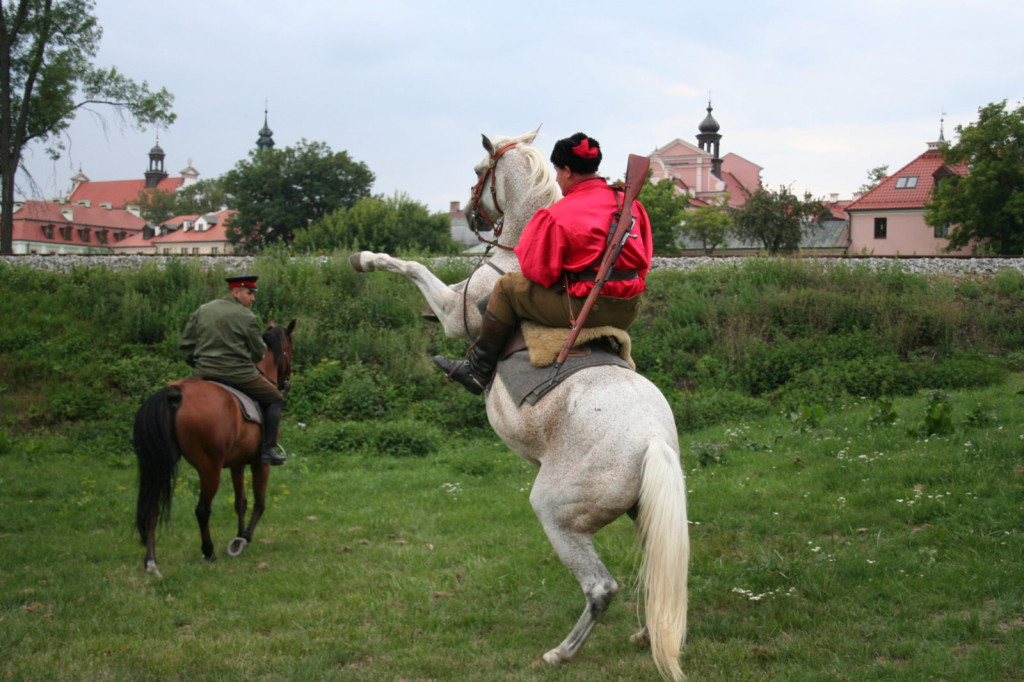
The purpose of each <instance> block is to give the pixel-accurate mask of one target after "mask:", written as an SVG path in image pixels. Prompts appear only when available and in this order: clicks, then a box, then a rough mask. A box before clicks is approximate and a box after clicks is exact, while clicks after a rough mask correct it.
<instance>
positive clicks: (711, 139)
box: [697, 99, 722, 178]
mask: <svg viewBox="0 0 1024 682" xmlns="http://www.w3.org/2000/svg"><path fill="white" fill-rule="evenodd" d="M719 128H720V126H719V125H718V121H716V120H715V117H714V116H712V115H711V100H710V99H709V100H708V115H707V116H705V117H704V120H703V121H701V122H700V128H699V130H700V133H699V134H698V135H697V144H698V145H699V146H700V148H701V149H702V150H703V151H705V152H707V153H708V154H710V155H711V172H712V173H714V174H715V177H716V178H721V177H722V159H721V158H719V155H718V149H719V145H720V144H721V141H722V136H721V135H720V134H719V133H718V130H719Z"/></svg>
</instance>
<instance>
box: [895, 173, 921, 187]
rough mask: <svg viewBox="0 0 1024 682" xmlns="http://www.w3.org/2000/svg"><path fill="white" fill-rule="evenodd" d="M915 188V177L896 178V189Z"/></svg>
mask: <svg viewBox="0 0 1024 682" xmlns="http://www.w3.org/2000/svg"><path fill="white" fill-rule="evenodd" d="M915 187H917V176H916V175H904V176H901V177H898V178H896V189H914V188H915Z"/></svg>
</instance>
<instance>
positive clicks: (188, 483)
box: [0, 376, 1024, 681]
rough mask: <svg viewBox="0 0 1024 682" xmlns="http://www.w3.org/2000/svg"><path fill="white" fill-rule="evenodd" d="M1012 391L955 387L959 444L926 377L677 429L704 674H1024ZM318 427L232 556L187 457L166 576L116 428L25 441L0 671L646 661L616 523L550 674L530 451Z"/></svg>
mask: <svg viewBox="0 0 1024 682" xmlns="http://www.w3.org/2000/svg"><path fill="white" fill-rule="evenodd" d="M1022 386H1024V379H1022V378H1021V377H1020V376H1014V378H1013V379H1012V381H1010V382H1009V383H1007V384H1005V385H1001V386H998V387H994V388H989V389H983V390H977V391H961V392H956V393H952V394H950V399H949V404H950V407H951V411H950V421H951V423H952V425H953V427H954V429H955V430H954V432H953V433H952V434H951V435H947V436H931V437H924V436H922V435H920V429H919V427H920V425H921V424H922V423H923V422H924V417H925V413H926V407H927V405H928V396H927V395H926V394H924V393H920V394H918V395H915V396H911V397H905V398H899V399H896V400H894V401H893V403H892V409H891V411H892V415H891V416H893V417H894V420H879V419H873V418H875V417H876V415H877V414H879V413H880V411H881V410H880V408H879V404H877V403H874V402H867V401H865V402H860V403H859V404H858V403H856V402H851V403H849V404H847V405H845V407H844V409H842V410H839V411H836V412H834V413H832V414H828V415H813V414H811V415H808V414H803V415H801V414H797V415H794V416H792V418H791V417H790V416H789V415H777V416H771V417H762V418H758V419H755V420H752V421H747V422H736V423H734V424H731V425H729V426H718V427H713V428H710V429H706V430H704V431H700V432H695V433H692V434H684V436H683V438H682V443H681V444H682V449H683V459H684V468H685V469H686V472H687V478H688V489H689V490H690V498H689V503H690V519H691V522H692V526H691V531H692V532H691V538H692V552H693V559H692V566H691V581H690V618H689V621H690V633H689V640H688V645H687V648H686V649H685V653H684V656H683V661H682V663H683V669H684V670H685V671H686V672H687V673H688V675H689V676H690V679H694V680H697V679H700V680H761V679H766V678H770V679H786V680H876V679H885V680H891V679H896V680H920V679H936V680H966V679H972V680H974V679H977V680H994V679H1021V677H1022V676H1024V598H1022V597H1024V595H1022V592H1024V581H1022V577H1024V539H1022V529H1021V519H1022V518H1024V441H1022V434H1024V428H1022V427H1021V424H1022V423H1024V396H1022V395H1018V394H1017V391H1018V390H1020V389H1021V387H1022ZM480 409H481V410H482V409H483V406H482V404H481V405H480ZM880 421H881V422H883V423H882V424H881V425H875V422H880ZM314 431H315V429H313V428H311V427H310V428H302V427H300V426H298V425H296V424H294V423H291V424H289V425H288V429H287V432H286V434H285V436H284V438H283V442H284V443H285V445H286V446H287V447H288V448H289V452H290V454H291V455H292V459H291V461H290V462H289V463H288V465H287V466H285V467H281V468H278V469H275V470H274V471H273V474H272V476H271V480H270V489H269V500H268V510H267V513H266V515H265V517H264V520H263V522H262V523H261V524H260V526H259V528H258V529H257V534H256V539H255V541H254V543H253V544H252V545H251V546H250V547H249V549H248V550H247V551H246V552H245V553H244V554H243V555H242V556H241V557H239V558H235V559H232V558H229V557H227V556H226V553H225V552H224V547H225V546H226V544H227V542H228V540H229V539H230V538H231V537H232V536H233V534H234V526H235V520H234V514H233V512H232V510H231V497H232V496H231V492H230V485H229V483H228V481H227V478H226V477H225V481H224V487H223V488H222V490H221V493H220V495H219V496H218V497H217V499H216V500H215V507H214V517H213V524H212V526H213V533H214V539H215V542H216V545H217V551H218V554H219V559H218V561H217V562H215V563H213V564H210V565H207V564H203V563H202V562H201V561H200V559H199V556H200V552H199V538H198V532H197V530H196V528H195V521H194V517H193V516H192V508H193V506H194V504H195V499H196V496H195V484H196V475H195V472H194V471H193V470H192V469H191V467H189V466H188V465H184V466H183V467H182V469H181V477H180V481H179V487H178V491H177V494H176V497H175V507H174V511H173V520H172V524H171V525H170V527H167V528H161V529H160V530H159V532H158V546H157V551H158V559H159V562H160V567H161V570H162V573H163V578H162V579H158V578H156V577H153V576H151V575H148V574H146V573H145V572H144V571H143V569H142V557H143V548H142V547H141V546H139V545H138V543H137V540H136V538H135V537H134V535H133V533H132V529H131V517H132V512H133V504H134V495H135V473H134V457H133V455H132V454H131V452H130V448H129V447H128V445H127V441H125V442H124V447H115V446H112V445H102V446H99V447H96V446H94V447H83V440H84V439H86V438H90V437H92V438H94V434H90V433H89V431H88V430H87V429H85V430H83V429H79V430H78V431H69V432H68V433H66V434H64V435H62V434H60V433H56V432H55V433H49V434H41V433H39V434H19V435H14V436H10V437H9V438H8V441H7V443H6V445H5V447H4V450H3V451H2V454H0V557H2V558H0V676H2V677H3V678H5V679H17V680H30V679H39V680H44V679H45V680H54V679H57V680H129V679H130V680H185V679H188V680H237V679H243V678H244V679H256V680H449V679H467V680H559V681H563V680H624V679H629V680H633V679H656V673H655V670H654V666H653V663H652V662H651V659H650V656H649V654H648V653H647V652H646V651H642V650H639V649H637V648H636V647H635V646H634V645H632V644H630V643H629V642H628V637H629V635H630V634H632V633H633V631H634V630H635V628H636V627H637V619H638V615H637V613H638V605H637V603H638V602H637V595H636V594H635V592H634V590H633V589H632V588H633V587H634V581H635V576H634V571H635V568H636V558H637V555H636V551H635V547H634V538H633V531H632V527H631V524H630V523H629V522H628V521H627V520H625V519H620V520H619V521H617V522H615V523H614V524H612V525H611V526H610V527H608V528H607V529H605V530H604V531H603V532H602V533H601V534H600V535H598V538H597V541H598V547H599V550H600V551H601V552H602V554H603V556H604V558H605V560H606V562H607V564H608V566H609V569H610V570H611V571H612V574H613V575H615V576H616V578H617V579H618V580H619V581H620V584H621V585H622V587H623V589H622V591H621V592H620V594H619V597H618V598H617V600H616V601H615V602H614V603H613V605H612V607H611V609H609V611H608V613H607V614H606V615H605V617H604V619H603V620H602V622H601V624H600V625H599V626H598V627H597V628H596V629H595V631H594V633H593V635H592V636H591V638H590V640H589V642H588V643H587V645H586V646H585V647H584V649H583V651H582V652H581V654H580V656H579V658H578V659H577V660H576V661H574V662H573V663H571V664H569V665H567V666H563V667H559V668H550V667H545V666H539V665H537V663H536V661H537V660H538V659H539V657H540V655H541V654H542V653H544V652H545V651H546V650H548V649H549V648H552V647H553V646H555V645H556V644H557V643H558V642H559V641H560V640H561V638H562V637H564V636H565V634H566V633H567V632H568V630H569V629H570V628H571V627H572V624H573V623H574V622H575V620H576V618H577V617H578V615H579V612H580V610H581V609H582V607H583V599H582V595H581V593H580V590H579V587H578V586H577V584H576V583H575V581H574V579H573V578H572V577H571V576H570V575H569V574H568V572H567V571H566V570H565V569H564V568H563V567H562V565H561V563H560V562H559V560H558V559H557V557H556V556H555V555H554V553H553V551H552V550H551V548H550V546H549V544H548V542H547V540H546V538H545V537H544V534H543V532H542V530H541V528H540V525H539V524H538V523H537V521H536V519H535V518H534V515H533V512H532V510H531V508H530V504H529V500H528V496H529V490H530V485H531V482H532V478H533V470H532V468H531V467H529V466H528V465H527V464H525V463H524V462H522V461H521V460H519V459H518V458H517V457H516V456H514V455H513V454H511V453H510V452H508V451H507V449H506V448H505V447H504V446H503V445H502V444H501V443H500V442H499V441H497V439H495V438H493V437H475V438H468V437H467V438H462V437H459V438H452V439H449V440H448V441H447V442H446V443H445V445H444V446H442V447H443V450H442V451H441V452H436V453H433V454H431V455H429V456H427V457H394V456H388V455H386V454H383V453H368V452H365V451H363V452H359V453H344V452H329V451H321V452H318V451H316V450H314V449H313V448H312V444H313V443H315V442H317V438H316V437H315V433H314ZM122 435H123V434H122ZM108 440H115V439H108ZM115 442H116V441H115ZM104 443H106V441H104ZM700 451H704V452H714V453H715V457H705V458H703V459H701V458H699V457H698V456H697V454H696V453H697V452H700ZM700 462H703V463H704V464H705V465H704V466H701V464H700Z"/></svg>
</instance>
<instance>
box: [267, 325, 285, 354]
mask: <svg viewBox="0 0 1024 682" xmlns="http://www.w3.org/2000/svg"><path fill="white" fill-rule="evenodd" d="M283 338H284V327H281V326H278V325H276V324H275V325H274V326H273V327H269V328H268V329H267V330H266V331H265V332H263V343H265V344H267V348H268V349H269V350H270V352H271V353H273V354H274V357H275V358H279V357H281V352H282V350H283V349H284V346H283V345H282V344H283V341H282V339H283Z"/></svg>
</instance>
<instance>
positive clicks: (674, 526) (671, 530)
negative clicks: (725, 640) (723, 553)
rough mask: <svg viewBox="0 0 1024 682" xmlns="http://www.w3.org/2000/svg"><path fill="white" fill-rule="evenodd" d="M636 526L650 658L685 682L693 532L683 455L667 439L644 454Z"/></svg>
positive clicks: (661, 669) (670, 675)
mask: <svg viewBox="0 0 1024 682" xmlns="http://www.w3.org/2000/svg"><path fill="white" fill-rule="evenodd" d="M637 527H638V529H639V532H640V541H641V542H642V543H643V548H644V556H643V562H642V564H641V567H640V580H641V582H642V583H643V586H644V600H645V602H646V615H647V632H648V635H649V637H650V640H651V654H652V655H653V656H654V664H655V665H656V666H657V667H658V671H659V672H660V673H661V674H662V675H663V676H664V677H666V678H668V679H671V680H677V681H678V680H682V679H683V671H682V669H681V668H680V667H679V654H680V649H681V648H682V646H683V644H685V642H686V601H687V586H686V584H687V576H688V573H689V566H690V529H689V525H688V521H687V518H686V482H685V480H684V478H683V471H682V468H681V466H680V463H679V455H678V454H677V453H676V452H675V451H674V450H673V449H672V448H671V447H669V445H668V444H667V443H665V442H663V441H655V442H652V443H651V444H650V445H649V446H648V447H647V452H646V453H644V464H643V474H642V480H641V485H640V504H639V513H638V516H637Z"/></svg>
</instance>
